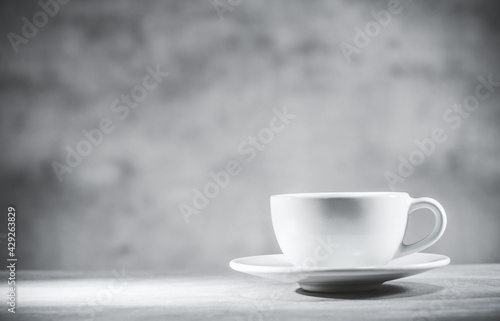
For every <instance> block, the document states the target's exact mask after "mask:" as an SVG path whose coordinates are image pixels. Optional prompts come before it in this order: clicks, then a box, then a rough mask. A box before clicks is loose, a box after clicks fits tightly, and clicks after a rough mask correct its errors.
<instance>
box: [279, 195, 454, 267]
mask: <svg viewBox="0 0 500 321" xmlns="http://www.w3.org/2000/svg"><path fill="white" fill-rule="evenodd" d="M421 208H427V209H430V210H431V211H432V212H433V213H434V216H435V219H436V224H435V226H434V230H433V231H432V232H431V233H430V234H429V235H428V236H426V237H425V238H423V239H422V240H420V241H418V242H415V243H412V244H409V245H406V244H404V243H403V237H404V235H405V231H406V223H407V221H408V214H409V213H411V212H413V211H415V210H418V209H421ZM271 215H272V221H273V227H274V232H275V234H276V238H277V240H278V244H279V246H280V248H281V250H282V251H283V253H284V254H285V255H286V256H287V258H288V259H289V260H290V261H291V263H292V264H293V265H294V266H297V267H302V268H311V267H331V268H351V267H363V266H381V265H386V264H387V263H389V262H390V261H391V260H393V259H396V258H399V257H402V256H405V255H409V254H412V253H415V252H418V251H421V250H423V249H425V248H427V247H429V246H431V245H432V244H434V243H435V242H436V241H437V240H438V239H439V238H440V237H441V235H443V232H444V230H445V228H446V213H445V211H444V209H443V207H442V206H441V204H439V203H438V202H437V201H435V200H433V199H431V198H427V197H423V198H416V199H414V198H411V197H410V195H408V194H407V193H392V192H381V193H378V192H374V193H303V194H283V195H273V196H271Z"/></svg>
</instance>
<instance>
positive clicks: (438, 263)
mask: <svg viewBox="0 0 500 321" xmlns="http://www.w3.org/2000/svg"><path fill="white" fill-rule="evenodd" d="M422 254H423V255H432V256H434V257H435V259H432V260H429V261H426V262H421V263H413V264H406V265H400V266H388V265H380V266H362V267H351V268H332V267H315V268H301V267H296V266H262V265H250V264H245V263H240V262H237V261H238V260H242V259H253V258H262V257H266V256H268V257H270V256H280V257H285V255H284V254H282V253H280V254H265V255H253V256H246V257H240V258H236V259H233V260H231V261H230V262H229V267H230V268H231V269H233V270H235V271H238V272H250V270H251V271H253V272H255V271H256V269H258V272H261V273H315V272H331V273H332V272H334V273H353V272H394V271H414V270H418V271H420V270H428V269H434V268H438V267H443V266H447V265H448V264H450V262H451V259H450V258H449V257H448V256H446V255H443V254H437V253H424V252H418V253H413V254H410V255H408V256H407V257H409V256H420V255H422ZM285 260H286V257H285ZM396 260H397V259H396ZM287 261H288V260H287ZM393 261H395V260H392V261H391V262H393ZM391 262H389V263H388V264H390V263H391Z"/></svg>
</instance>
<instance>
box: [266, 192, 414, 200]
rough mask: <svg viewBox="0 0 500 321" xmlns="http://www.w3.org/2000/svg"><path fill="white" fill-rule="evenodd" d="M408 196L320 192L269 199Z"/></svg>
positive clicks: (389, 193) (385, 193) (381, 193)
mask: <svg viewBox="0 0 500 321" xmlns="http://www.w3.org/2000/svg"><path fill="white" fill-rule="evenodd" d="M397 196H410V195H409V194H408V193H406V192H321V193H288V194H276V195H271V198H289V199H291V198H309V199H318V198H319V199H330V198H369V197H397Z"/></svg>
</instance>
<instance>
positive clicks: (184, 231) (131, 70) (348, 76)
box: [0, 0, 500, 269]
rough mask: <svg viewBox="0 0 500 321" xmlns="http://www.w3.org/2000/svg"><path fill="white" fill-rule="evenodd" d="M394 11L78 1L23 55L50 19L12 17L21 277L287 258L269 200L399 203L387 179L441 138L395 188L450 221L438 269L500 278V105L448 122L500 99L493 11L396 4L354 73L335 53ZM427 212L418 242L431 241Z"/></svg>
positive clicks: (6, 7) (10, 150) (11, 177)
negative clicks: (196, 196)
mask: <svg viewBox="0 0 500 321" xmlns="http://www.w3.org/2000/svg"><path fill="white" fill-rule="evenodd" d="M220 3H222V4H223V5H220ZM387 4H388V1H307V2H306V1H249V0H243V1H241V3H239V2H237V1H232V2H228V1H226V0H220V1H219V2H216V5H215V6H214V2H213V1H176V2H174V1H165V2H163V1H136V2H132V1H120V2H117V1H113V2H112V1H77V0H73V1H71V2H69V3H68V4H65V5H60V7H59V11H58V12H57V14H55V15H54V17H50V18H49V19H48V22H47V23H46V25H44V26H43V27H40V28H38V29H39V30H38V33H37V34H36V35H35V36H34V37H32V38H31V39H27V43H22V44H20V45H19V46H18V49H19V52H18V53H15V52H14V50H13V46H12V45H11V43H10V41H9V38H8V36H7V35H8V34H9V33H10V32H12V33H15V34H17V35H20V36H21V35H22V33H21V32H22V27H23V24H24V22H23V20H22V18H23V17H26V18H27V19H28V20H29V21H32V19H33V15H34V14H36V13H37V12H38V11H40V10H41V7H40V5H38V4H37V3H36V2H34V1H33V2H22V3H20V2H19V1H18V2H14V1H3V2H2V4H1V10H0V12H1V13H0V15H1V19H0V28H1V33H2V37H3V38H2V41H1V43H0V46H1V48H0V49H1V56H0V75H1V76H0V78H1V80H0V102H1V115H0V119H1V140H0V142H1V146H2V153H1V155H0V165H1V170H0V179H1V201H2V204H1V205H2V211H3V212H6V206H7V205H9V204H14V205H15V206H16V207H17V213H18V215H17V238H18V241H17V253H18V257H19V258H20V262H21V263H20V268H22V269H111V268H121V267H125V268H128V269H219V268H226V267H227V264H228V262H229V261H230V260H231V259H233V258H236V257H241V256H248V255H259V254H268V253H277V252H280V250H279V247H278V245H277V243H276V241H275V237H274V234H273V231H272V226H271V220H270V213H269V196H270V195H272V194H277V193H288V192H322V191H386V190H390V187H389V185H388V183H387V180H386V178H385V177H384V173H386V172H387V171H390V172H393V173H397V170H398V165H399V162H400V161H399V159H398V157H400V156H402V157H404V158H406V159H407V158H408V156H409V155H410V153H412V151H414V150H415V149H416V145H415V142H414V141H415V140H416V139H419V140H421V139H426V138H430V137H431V133H432V131H433V130H434V129H435V128H442V129H443V130H444V132H445V134H446V136H447V140H446V141H445V142H444V143H441V144H437V146H436V150H435V152H434V153H432V154H431V155H429V156H427V157H426V158H425V161H424V162H423V163H422V164H421V165H420V166H417V167H416V168H415V172H414V173H413V175H411V176H409V177H407V178H405V180H404V182H401V183H399V184H397V185H396V186H395V188H394V189H395V190H397V191H406V192H409V193H410V194H411V195H412V196H414V197H418V196H430V197H433V198H435V199H437V200H438V201H440V202H441V203H442V204H443V206H444V207H445V208H446V210H447V213H448V218H449V224H448V229H447V231H446V233H445V235H444V236H443V237H442V239H441V240H440V241H439V242H438V243H436V244H435V245H434V246H432V247H431V248H430V249H427V250H426V251H427V252H435V253H442V254H446V255H448V256H450V257H451V259H452V262H453V263H483V262H497V263H498V262H500V251H498V246H499V245H500V236H499V227H500V197H499V196H500V195H499V193H500V161H499V158H500V144H499V140H500V127H499V124H500V110H499V104H500V87H497V88H496V89H497V90H496V91H495V92H493V93H491V97H489V98H488V99H486V100H484V101H481V103H480V106H479V108H478V109H477V110H476V111H474V112H471V113H470V115H468V118H463V119H462V120H463V122H462V124H461V126H459V127H458V128H456V129H453V128H452V127H451V126H450V123H447V122H445V121H444V120H443V114H444V113H446V111H447V110H449V109H451V108H452V107H453V104H455V103H461V102H463V101H464V99H465V98H466V97H467V96H470V95H474V91H475V88H476V86H477V85H478V84H479V82H478V77H479V76H483V77H485V78H487V76H488V75H490V74H491V75H492V78H493V80H495V81H500V60H499V53H500V17H499V12H500V10H499V9H500V6H499V5H498V3H496V2H494V1H474V2H472V1H468V2H467V1H439V3H434V2H432V1H402V2H401V5H400V6H401V8H402V11H401V13H399V14H394V15H392V17H391V21H390V23H389V24H388V25H387V26H386V27H382V28H381V30H380V33H379V34H378V35H376V36H375V37H373V38H371V42H370V43H369V45H368V46H367V47H366V48H362V49H361V50H360V52H359V53H357V54H353V55H352V56H351V58H352V61H351V62H350V63H348V62H347V60H346V58H345V57H344V55H343V54H342V51H341V49H340V45H341V43H342V42H345V43H350V44H353V38H354V35H355V32H356V31H355V30H356V28H360V29H364V28H365V26H366V25H367V23H369V22H370V21H372V20H374V18H373V16H372V15H370V11H371V10H376V11H379V10H382V9H385V10H387ZM216 7H217V8H218V10H219V13H220V12H221V11H224V12H223V13H222V16H221V15H220V14H219V13H218V11H217V9H216ZM221 17H222V18H223V19H221ZM158 64H159V66H160V69H161V70H162V71H166V72H168V73H169V76H168V77H167V78H166V79H165V80H164V81H163V82H162V83H160V84H158V87H157V88H156V89H154V90H151V91H150V92H148V94H147V97H146V98H145V99H144V101H142V102H141V103H140V106H139V107H137V108H136V109H131V110H130V115H128V117H126V119H124V120H121V119H120V118H119V116H120V114H117V113H114V112H113V111H112V110H111V109H110V106H111V104H112V102H113V101H114V100H115V99H116V98H119V97H120V96H121V95H123V94H130V92H131V90H132V89H133V88H134V87H135V86H137V85H141V84H142V79H143V77H144V76H145V75H147V74H148V72H147V70H146V67H147V66H150V67H152V68H153V69H154V68H155V66H156V65H158ZM284 106H287V110H288V112H289V113H292V114H294V115H296V117H295V118H294V119H293V120H291V121H290V124H289V125H288V126H287V127H286V129H285V130H283V131H282V132H280V133H276V135H275V137H274V139H273V140H272V141H271V142H269V143H268V144H267V145H266V146H265V149H264V150H262V151H259V152H258V153H257V157H256V158H255V159H254V160H252V161H251V162H248V161H247V160H246V156H247V155H242V154H241V153H240V152H238V146H239V145H240V144H242V142H244V141H245V140H247V139H248V136H249V135H257V134H258V133H259V131H261V130H262V129H263V128H266V127H268V126H269V122H270V120H271V119H272V118H273V117H274V114H273V109H274V108H276V109H278V110H283V107H284ZM102 118H110V119H111V120H112V121H113V124H114V125H115V126H116V129H115V131H114V132H112V133H110V134H106V135H105V137H104V141H103V143H102V144H101V145H99V146H95V147H94V148H93V150H92V152H91V153H90V155H89V156H87V157H83V160H82V162H81V164H80V165H79V166H78V167H76V168H75V169H74V170H73V171H72V172H71V173H65V174H64V175H63V181H62V182H59V180H58V178H57V176H56V175H55V172H54V170H53V167H52V164H53V162H55V161H56V162H60V163H65V156H66V153H67V152H66V150H65V148H66V146H70V147H71V148H73V149H75V148H76V146H77V144H78V143H79V142H80V141H82V140H83V139H84V138H85V137H84V136H83V134H82V131H83V130H90V129H92V128H97V127H98V125H99V122H100V120H101V119H102ZM230 160H237V161H238V162H239V163H240V165H241V168H242V172H241V174H239V175H237V176H234V177H232V179H231V182H230V184H229V185H228V186H227V187H226V188H225V189H223V190H221V192H220V194H219V195H218V196H217V197H215V198H214V199H212V200H211V201H210V204H209V205H208V206H207V207H206V208H204V209H202V210H201V211H200V213H199V214H198V215H193V216H191V217H190V222H189V224H187V223H186V222H185V220H184V219H183V217H182V215H181V213H180V210H179V205H180V204H181V203H184V204H186V205H192V198H193V189H194V188H198V189H203V187H204V186H205V185H206V184H207V183H208V182H211V181H212V179H211V177H210V176H209V175H208V173H209V172H210V171H213V172H217V171H220V170H223V169H224V168H225V166H226V164H227V162H228V161H230ZM419 214H421V215H414V216H412V217H411V219H410V226H409V230H408V235H407V240H409V241H411V240H416V239H418V238H419V237H422V236H423V235H425V234H426V233H428V232H429V231H430V229H431V228H432V224H433V221H432V217H431V215H430V214H428V213H419ZM2 217H3V215H2ZM0 224H1V225H0V227H1V228H2V230H1V231H0V232H2V233H4V232H5V230H6V228H5V226H6V220H4V219H2V220H1V222H0ZM0 246H2V247H3V246H5V240H3V242H2V243H1V244H0ZM2 252H4V251H3V250H2Z"/></svg>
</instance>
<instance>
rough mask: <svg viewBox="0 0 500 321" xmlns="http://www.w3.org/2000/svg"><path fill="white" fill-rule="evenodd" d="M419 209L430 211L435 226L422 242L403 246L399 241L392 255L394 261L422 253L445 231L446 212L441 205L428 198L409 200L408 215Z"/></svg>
mask: <svg viewBox="0 0 500 321" xmlns="http://www.w3.org/2000/svg"><path fill="white" fill-rule="evenodd" d="M421 208H427V209H430V210H431V211H432V213H433V214H434V217H435V219H436V224H435V225H434V230H433V231H432V232H431V233H430V234H429V235H427V236H426V237H424V238H423V239H422V240H420V241H417V242H415V243H412V244H408V245H407V244H404V243H403V242H402V241H401V245H400V246H399V249H398V250H397V252H396V254H395V255H394V259H397V258H399V257H402V256H406V255H409V254H412V253H416V252H419V251H422V250H423V249H426V248H428V247H429V246H431V245H432V244H434V243H436V241H437V240H439V238H440V237H441V235H443V233H444V230H445V229H446V222H447V219H446V212H445V211H444V208H443V207H442V206H441V204H439V203H438V201H436V200H434V199H432V198H429V197H421V198H413V199H411V204H410V209H409V210H408V215H410V213H411V212H413V211H416V210H419V209H421Z"/></svg>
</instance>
